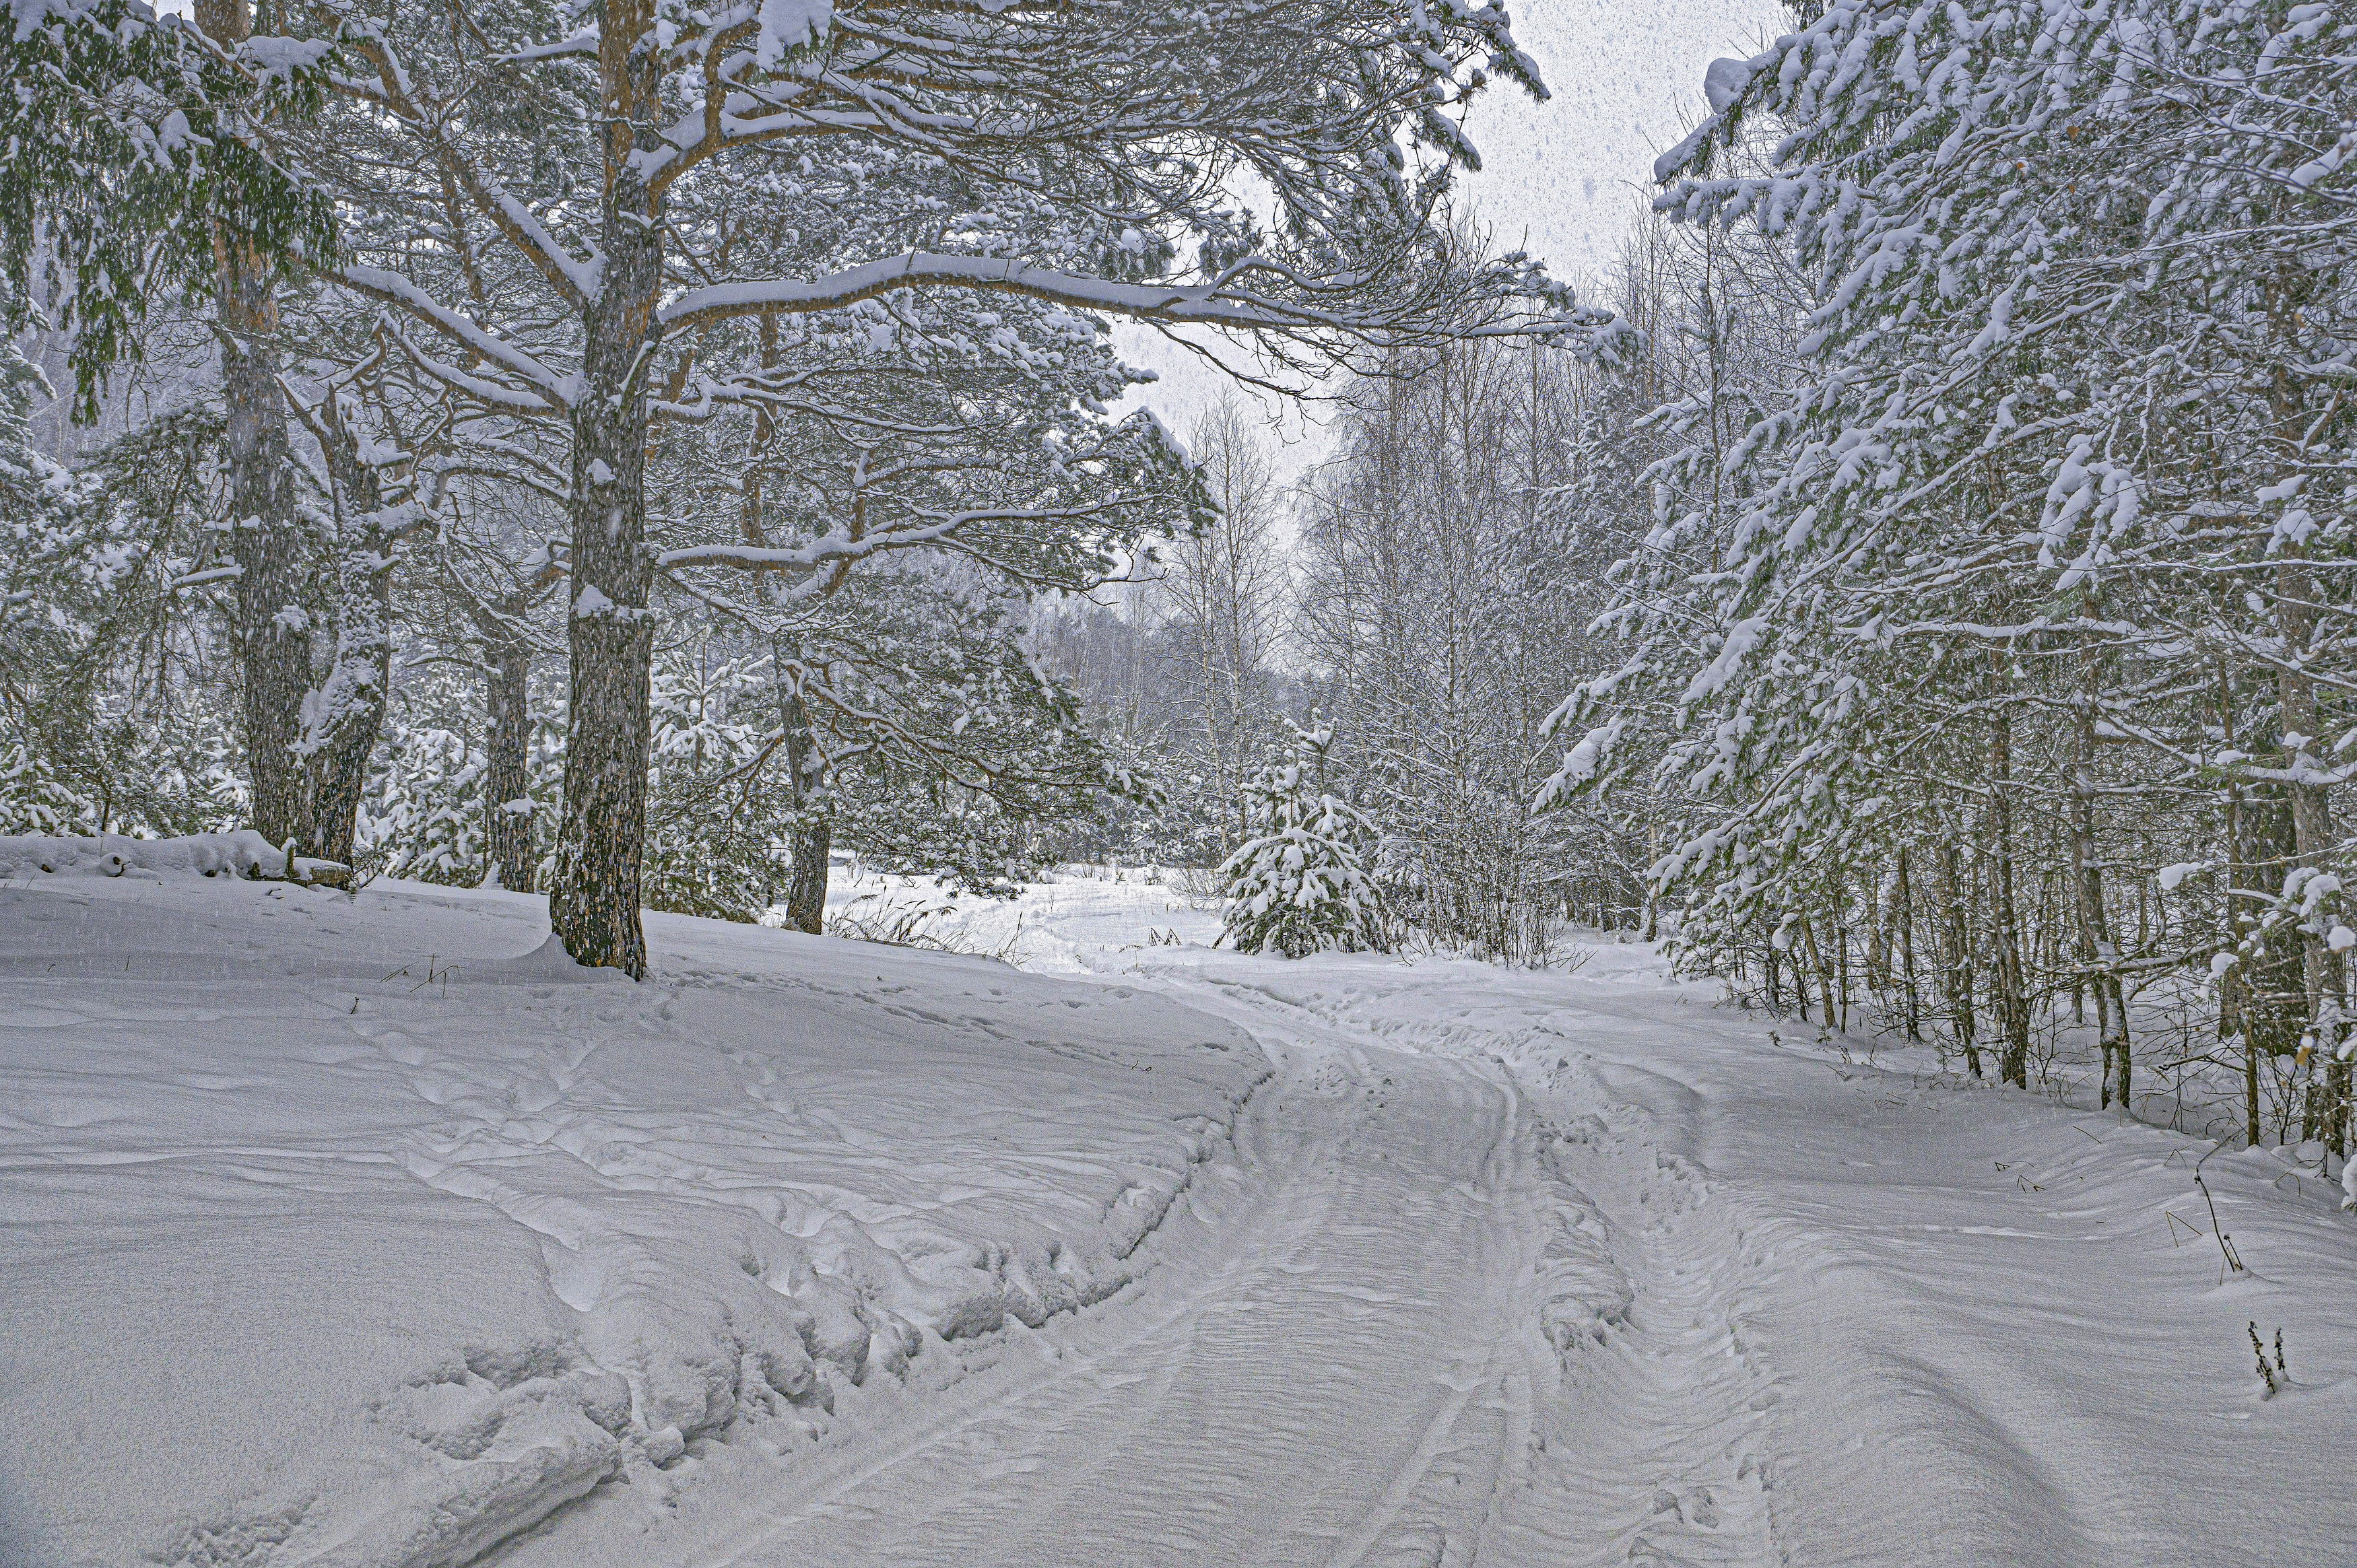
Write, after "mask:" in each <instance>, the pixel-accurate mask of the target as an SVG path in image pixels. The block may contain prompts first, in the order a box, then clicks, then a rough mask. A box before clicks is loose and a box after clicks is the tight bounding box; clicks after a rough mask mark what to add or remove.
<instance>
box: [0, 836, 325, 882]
mask: <svg viewBox="0 0 2357 1568" xmlns="http://www.w3.org/2000/svg"><path fill="white" fill-rule="evenodd" d="M294 866H295V872H294V876H293V877H292V880H294V881H297V882H307V881H309V880H311V879H312V878H313V877H315V876H317V875H319V874H320V873H322V872H332V871H341V870H343V869H344V868H343V867H342V866H340V865H337V864H335V862H333V861H328V860H313V859H310V858H308V857H307V856H304V855H296V856H295V857H294ZM286 868H287V856H286V853H285V851H284V850H281V849H278V848H275V847H274V846H273V845H272V843H271V842H270V841H269V840H268V839H266V838H264V837H263V836H262V835H261V834H260V833H257V832H249V831H240V832H233V833H190V834H188V836H186V837H184V838H171V839H135V838H124V837H123V836H122V835H120V834H118V833H104V834H102V835H100V836H99V837H97V838H45V837H39V836H32V835H27V836H21V837H0V882H5V881H12V880H15V879H16V878H18V877H35V876H140V877H161V876H242V877H257V878H261V877H266V878H268V879H270V880H272V881H286V880H289V878H288V875H287V869H286Z"/></svg>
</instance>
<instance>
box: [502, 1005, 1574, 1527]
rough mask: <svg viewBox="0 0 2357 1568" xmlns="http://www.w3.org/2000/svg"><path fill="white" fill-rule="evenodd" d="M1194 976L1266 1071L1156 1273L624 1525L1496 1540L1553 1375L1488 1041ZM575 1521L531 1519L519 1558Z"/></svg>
mask: <svg viewBox="0 0 2357 1568" xmlns="http://www.w3.org/2000/svg"><path fill="white" fill-rule="evenodd" d="M1198 1000H1201V998H1198ZM1214 1004H1215V1007H1216V1010H1217V1011H1219V1012H1221V1013H1222V1015H1225V1016H1228V1017H1231V1018H1233V1019H1236V1020H1237V1021H1240V1022H1244V1021H1248V1022H1249V1024H1250V1026H1251V1027H1252V1028H1253V1031H1254V1034H1255V1036H1257V1037H1258V1038H1259V1039H1260V1040H1261V1042H1262V1044H1263V1046H1264V1048H1265V1049H1266V1050H1268V1051H1269V1053H1270V1054H1271V1056H1272V1058H1275V1060H1276V1061H1277V1063H1278V1069H1279V1073H1278V1077H1277V1079H1275V1081H1274V1082H1272V1083H1271V1084H1269V1085H1268V1086H1266V1087H1265V1088H1264V1089H1263V1090H1261V1091H1260V1093H1259V1094H1258V1095H1256V1096H1255V1098H1254V1101H1253V1103H1252V1104H1251V1106H1250V1107H1248V1109H1247V1110H1246V1112H1245V1113H1244V1114H1243V1117H1242V1118H1241V1119H1240V1121H1239V1124H1238V1127H1237V1132H1236V1138H1235V1148H1236V1157H1235V1158H1234V1159H1233V1160H1232V1161H1228V1160H1222V1161H1218V1162H1215V1163H1214V1164H1212V1165H1209V1166H1206V1167H1204V1168H1203V1169H1202V1170H1201V1171H1200V1173H1199V1174H1198V1176H1197V1178H1196V1180H1195V1182H1194V1184H1193V1186H1192V1187H1190V1188H1189V1192H1188V1193H1187V1195H1186V1196H1185V1197H1184V1198H1183V1199H1182V1200H1181V1207H1180V1210H1179V1211H1178V1212H1174V1214H1173V1215H1172V1216H1171V1218H1170V1219H1168V1221H1166V1223H1165V1224H1164V1226H1163V1228H1162V1230H1161V1232H1160V1233H1159V1235H1158V1237H1157V1263H1156V1266H1155V1268H1154V1269H1153V1270H1152V1271H1151V1273H1148V1274H1147V1275H1146V1277H1145V1278H1144V1279H1143V1280H1142V1281H1140V1282H1139V1283H1136V1284H1135V1285H1133V1286H1131V1287H1130V1288H1129V1289H1127V1290H1125V1291H1124V1292H1123V1293H1122V1294H1119V1295H1117V1296H1116V1297H1114V1299H1112V1300H1111V1301H1108V1302H1106V1303H1104V1304H1103V1305H1100V1306H1097V1307H1093V1308H1091V1309H1089V1310H1088V1311H1087V1312H1085V1313H1082V1314H1081V1315H1080V1316H1077V1317H1072V1318H1065V1319H1058V1320H1054V1321H1051V1322H1049V1323H1047V1324H1044V1325H1042V1326H1039V1328H1037V1329H1036V1330H1034V1329H1024V1328H1019V1327H1014V1328H1010V1329H1009V1330H1008V1331H1007V1335H1008V1343H1007V1345H1006V1353H1005V1356H1004V1357H1003V1359H1001V1360H1000V1361H999V1362H998V1363H997V1364H996V1365H994V1366H991V1367H988V1368H985V1369H982V1370H980V1371H977V1372H976V1373H975V1374H974V1375H973V1376H971V1377H969V1378H968V1379H966V1380H964V1381H963V1383H961V1384H959V1385H957V1386H955V1387H953V1388H951V1389H949V1390H946V1391H942V1393H941V1394H939V1395H937V1396H936V1397H934V1398H932V1399H931V1400H930V1401H927V1402H922V1403H913V1404H912V1405H911V1406H910V1407H909V1409H907V1410H906V1411H904V1412H899V1414H898V1415H897V1417H896V1415H895V1414H893V1413H891V1412H887V1413H885V1414H884V1415H883V1417H882V1418H881V1419H878V1420H877V1421H875V1422H873V1423H871V1424H868V1425H866V1426H864V1427H863V1428H862V1429H861V1430H859V1431H857V1432H846V1433H843V1434H839V1435H838V1437H836V1438H833V1439H830V1441H829V1443H828V1444H826V1445H825V1447H824V1448H823V1450H822V1451H821V1452H820V1453H818V1454H817V1455H798V1456H793V1457H792V1458H791V1460H790V1461H788V1462H786V1463H785V1465H784V1473H783V1474H781V1475H780V1476H779V1477H777V1481H776V1484H775V1485H774V1486H773V1487H768V1488H755V1487H750V1486H748V1485H728V1486H712V1487H698V1488H694V1489H692V1490H684V1491H683V1492H682V1493H681V1495H680V1496H679V1498H677V1500H676V1505H675V1509H674V1510H673V1517H672V1518H671V1519H670V1520H668V1521H666V1524H665V1526H664V1528H662V1530H660V1531H659V1532H658V1533H657V1535H656V1536H655V1537H654V1538H652V1539H650V1540H647V1541H644V1542H642V1544H643V1545H644V1546H650V1547H654V1546H657V1543H658V1541H659V1542H660V1545H659V1547H658V1550H659V1552H660V1554H661V1558H662V1560H664V1561H680V1562H687V1563H697V1564H704V1565H709V1568H718V1565H720V1564H737V1563H742V1564H748V1565H749V1564H764V1563H778V1564H786V1563H909V1564H931V1563H944V1564H947V1563H955V1564H960V1565H967V1564H996V1563H1006V1564H1016V1563H1021V1564H1027V1565H1028V1564H1035V1563H1070V1564H1106V1565H1108V1568H1110V1565H1112V1564H1139V1565H1149V1564H1164V1563H1167V1564H1171V1565H1173V1568H1176V1565H1179V1564H1190V1565H1191V1564H1239V1565H1242V1564H1274V1563H1301V1564H1310V1565H1319V1568H1355V1565H1359V1564H1392V1563H1402V1564H1408V1563H1412V1564H1417V1565H1419V1568H1425V1565H1430V1564H1464V1563H1473V1562H1475V1561H1477V1560H1479V1561H1481V1562H1485V1563H1486V1562H1512V1561H1514V1560H1515V1558H1514V1556H1513V1554H1512V1550H1511V1549H1510V1546H1509V1541H1508V1538H1509V1536H1510V1535H1511V1534H1512V1530H1513V1528H1514V1526H1513V1520H1514V1518H1515V1516H1516V1515H1517V1514H1518V1513H1520V1512H1523V1511H1524V1510H1525V1509H1526V1504H1525V1502H1524V1499H1525V1498H1526V1497H1527V1495H1528V1494H1529V1493H1530V1491H1531V1489H1532V1487H1533V1486H1534V1460H1535V1459H1537V1458H1539V1457H1540V1456H1541V1444H1540V1441H1539V1438H1538V1435H1537V1434H1536V1432H1535V1431H1534V1413H1535V1412H1536V1410H1537V1408H1538V1406H1539V1405H1540V1404H1541V1403H1542V1402H1545V1401H1548V1400H1552V1399H1553V1398H1555V1394H1556V1391H1557V1384H1558V1381H1559V1378H1560V1374H1559V1370H1558V1363H1557V1359H1556V1356H1555V1350H1554V1349H1553V1348H1552V1347H1550V1346H1549V1345H1548V1343H1547V1342H1546V1340H1545V1338H1544V1335H1543V1333H1542V1330H1541V1323H1540V1310H1539V1309H1540V1305H1541V1302H1540V1292H1539V1285H1540V1273H1539V1269H1538V1253H1539V1250H1540V1244H1541V1240H1542V1236H1543V1230H1542V1227H1541V1226H1540V1224H1539V1223H1538V1221H1539V1219H1540V1217H1541V1212H1542V1210H1543V1209H1544V1206H1545V1205H1546V1204H1547V1203H1548V1202H1549V1201H1550V1198H1551V1190H1552V1189H1551V1184H1550V1181H1549V1178H1548V1177H1547V1176H1546V1175H1545V1172H1544V1168H1543V1165H1542V1160H1541V1154H1542V1148H1543V1137H1542V1132H1543V1130H1542V1127H1541V1125H1540V1122H1539V1121H1538V1119H1537V1118H1536V1116H1535V1115H1534V1114H1533V1112H1532V1111H1531V1109H1530V1107H1529V1106H1528V1104H1527V1102H1526V1101H1524V1099H1523V1096H1522V1095H1520V1094H1519V1093H1518V1092H1517V1091H1516V1090H1515V1089H1514V1088H1513V1086H1512V1083H1511V1082H1510V1081H1508V1080H1507V1079H1505V1077H1504V1076H1503V1075H1502V1074H1500V1073H1497V1072H1495V1071H1494V1070H1486V1064H1481V1065H1478V1066H1477V1065H1475V1064H1467V1063H1459V1062H1451V1061H1447V1060H1439V1059H1434V1058H1422V1057H1417V1056H1414V1055H1408V1054H1404V1053H1400V1052H1396V1051H1393V1050H1390V1049H1387V1048H1385V1047H1381V1046H1380V1045H1375V1044H1372V1043H1366V1044H1361V1043H1359V1042H1355V1041H1351V1040H1347V1039H1342V1038H1339V1037H1335V1036H1333V1035H1332V1033H1331V1032H1330V1031H1326V1030H1322V1029H1319V1028H1318V1027H1317V1026H1315V1025H1314V1023H1312V1021H1310V1020H1308V1019H1304V1018H1296V1019H1292V1020H1281V1019H1271V1018H1269V1017H1266V1016H1264V1015H1256V1014H1247V1013H1243V1012H1241V1011H1239V1010H1236V1009H1234V1008H1232V1007H1229V1006H1226V1005H1218V1004H1216V999H1214ZM739 1479H740V1480H741V1479H743V1477H739ZM618 1507H619V1498H605V1497H600V1498H592V1499H591V1500H590V1501H589V1502H588V1503H587V1504H585V1505H581V1508H580V1509H576V1512H582V1511H587V1512H588V1513H590V1514H592V1515H594V1514H595V1513H596V1512H597V1511H598V1510H600V1509H614V1508H618ZM594 1537H595V1532H594V1531H584V1530H575V1529H571V1528H568V1529H566V1530H564V1531H562V1532H557V1531H552V1532H550V1533H549V1534H548V1535H547V1536H546V1538H545V1540H544V1541H527V1542H524V1543H522V1544H521V1545H520V1546H519V1547H518V1548H516V1549H515V1552H514V1561H515V1562H516V1563H543V1562H545V1563H555V1562H558V1561H560V1560H565V1559H568V1558H571V1557H572V1556H573V1552H574V1550H575V1547H576V1545H577V1543H578V1542H580V1541H582V1540H584V1539H594ZM560 1543H564V1544H560ZM539 1548H544V1550H536V1549H539ZM1501 1552H1503V1553H1505V1554H1504V1555H1501ZM576 1560H577V1559H576ZM616 1560H617V1561H619V1559H616Z"/></svg>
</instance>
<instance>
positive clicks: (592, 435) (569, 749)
mask: <svg viewBox="0 0 2357 1568" xmlns="http://www.w3.org/2000/svg"><path fill="white" fill-rule="evenodd" d="M650 12H651V4H650V3H649V0H606V4H605V5H604V7H603V9H602V12H601V15H602V16H603V20H604V26H603V27H602V28H601V31H600V36H599V37H600V41H599V44H598V53H597V61H598V78H599V95H600V97H601V99H602V100H603V102H604V108H605V119H604V124H603V126H602V130H603V134H604V136H605V140H606V145H605V164H606V188H605V202H604V214H603V222H602V225H601V227H602V230H603V233H602V239H603V242H604V249H605V256H604V259H603V261H602V263H600V269H599V273H598V276H597V283H596V285H595V288H596V292H595V293H594V294H593V295H591V296H590V298H589V301H588V305H587V308H586V309H585V310H584V311H583V320H582V325H583V328H584V331H583V339H582V367H581V380H582V383H583V384H582V392H581V396H580V398H579V400H578V401H577V402H576V403H575V405H574V409H573V418H572V425H573V489H572V499H571V505H570V507H569V508H568V510H569V513H570V521H571V524H572V532H573V582H572V591H573V602H572V606H571V612H570V614H569V615H568V616H567V618H566V633H567V642H568V645H569V650H570V654H571V663H572V697H571V701H570V703H568V705H567V709H566V714H565V721H566V740H565V804H564V811H563V814H562V816H561V817H560V819H559V820H558V823H557V837H556V868H555V875H554V878H553V879H552V882H553V885H552V886H551V887H550V889H549V901H548V914H549V922H550V924H551V925H552V926H553V927H554V929H555V931H556V934H557V936H558V937H559V938H560V939H562V940H563V941H564V943H565V950H566V951H567V952H569V953H571V954H572V955H573V957H574V959H575V961H576V962H580V963H584V964H588V965H592V966H602V967H607V968H613V969H619V970H621V971H623V972H625V973H627V974H629V975H630V977H631V978H632V979H634V980H639V979H643V978H645V976H646V972H647V940H646V932H645V929H644V928H643V927H642V925H641V923H640V918H639V901H640V874H641V870H642V860H643V856H644V853H645V847H646V824H647V747H648V743H649V738H650V736H649V718H648V695H649V693H648V683H649V660H650V659H651V656H652V653H653V649H654V618H653V614H652V612H651V610H650V609H649V608H648V607H647V598H648V593H649V590H650V588H651V585H652V580H653V572H652V564H651V560H650V559H649V556H648V553H647V549H646V521H647V520H646V461H647V418H648V415H647V378H648V375H649V372H650V369H651V359H652V352H651V350H652V349H653V345H654V342H655V338H656V331H657V328H656V325H655V320H654V307H655V303H656V298H657V295H658V294H659V292H660V290H661V288H662V226H661V222H660V215H659V214H658V213H656V212H655V211H654V210H653V206H654V203H653V199H652V196H651V193H650V191H649V190H648V188H647V185H646V181H645V179H644V177H642V175H641V174H640V171H639V167H638V165H637V163H636V162H635V161H634V159H633V156H632V155H633V154H635V153H638V152H640V151H649V152H651V151H652V150H654V148H655V147H656V146H657V145H660V144H659V141H658V138H657V137H656V134H655V131H654V124H653V121H654V117H655V115H656V114H657V113H659V112H660V104H659V102H658V93H659V91H660V87H661V78H660V73H659V70H658V68H657V65H656V56H655V52H654V51H653V50H651V49H642V48H639V47H638V45H639V40H640V36H641V35H642V34H643V33H644V31H645V30H646V27H647V26H648V24H649V22H650V20H651V16H650Z"/></svg>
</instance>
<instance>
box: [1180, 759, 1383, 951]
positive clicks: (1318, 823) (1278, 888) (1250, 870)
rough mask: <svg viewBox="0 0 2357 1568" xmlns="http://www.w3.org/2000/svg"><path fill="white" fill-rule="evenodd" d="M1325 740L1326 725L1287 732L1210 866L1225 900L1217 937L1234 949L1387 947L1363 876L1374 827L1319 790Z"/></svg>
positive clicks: (1378, 908) (1249, 787) (1376, 900)
mask: <svg viewBox="0 0 2357 1568" xmlns="http://www.w3.org/2000/svg"><path fill="white" fill-rule="evenodd" d="M1333 739H1334V732H1333V731H1332V730H1330V729H1325V728H1312V729H1296V730H1295V731H1294V747H1293V755H1292V756H1291V757H1287V758H1286V759H1285V760H1284V761H1282V762H1273V763H1271V764H1269V765H1268V766H1267V767H1265V768H1262V769H1261V770H1260V772H1259V773H1258V774H1257V775H1256V776H1255V777H1254V778H1253V779H1252V780H1251V781H1250V782H1248V783H1246V784H1245V785H1244V787H1243V798H1244V817H1245V821H1246V822H1247V823H1248V825H1249V830H1250V832H1251V835H1252V836H1251V837H1250V838H1248V839H1247V840H1245V842H1244V846H1243V848H1242V849H1239V850H1238V851H1236V853H1235V854H1232V855H1230V856H1229V857H1228V861H1227V864H1226V865H1222V867H1221V868H1220V875H1221V876H1222V879H1224V881H1225V882H1226V884H1227V890H1228V897H1229V899H1230V900H1231V902H1230V903H1229V905H1228V918H1227V929H1225V930H1224V931H1223V932H1222V934H1221V938H1220V940H1222V941H1224V942H1226V943H1227V944H1228V945H1229V946H1231V947H1232V948H1235V949H1236V950H1239V951H1241V952H1257V953H1275V954H1277V955H1279V956H1280V957H1284V958H1304V957H1307V956H1308V955H1309V954H1310V953H1314V952H1326V951H1334V950H1340V951H1342V952H1381V951H1383V950H1385V949H1386V948H1388V946H1389V945H1390V944H1389V943H1388V942H1387V941H1385V940H1384V937H1383V900H1382V897H1381V896H1380V894H1379V893H1378V892H1377V890H1376V887H1375V883H1374V878H1373V877H1372V876H1371V875H1368V872H1367V854H1368V852H1369V851H1370V850H1371V849H1372V846H1373V843H1374V837H1375V832H1374V826H1373V824H1372V823H1371V822H1368V821H1367V819H1366V817H1365V815H1364V814H1363V813H1362V812H1361V811H1359V810H1358V808H1356V807H1354V806H1352V805H1351V803H1350V802H1349V801H1347V800H1342V799H1341V798H1340V797H1339V796H1336V795H1332V794H1329V793H1328V792H1327V790H1326V788H1325V780H1326V752H1327V748H1328V747H1329V746H1331V745H1332V744H1333Z"/></svg>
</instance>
